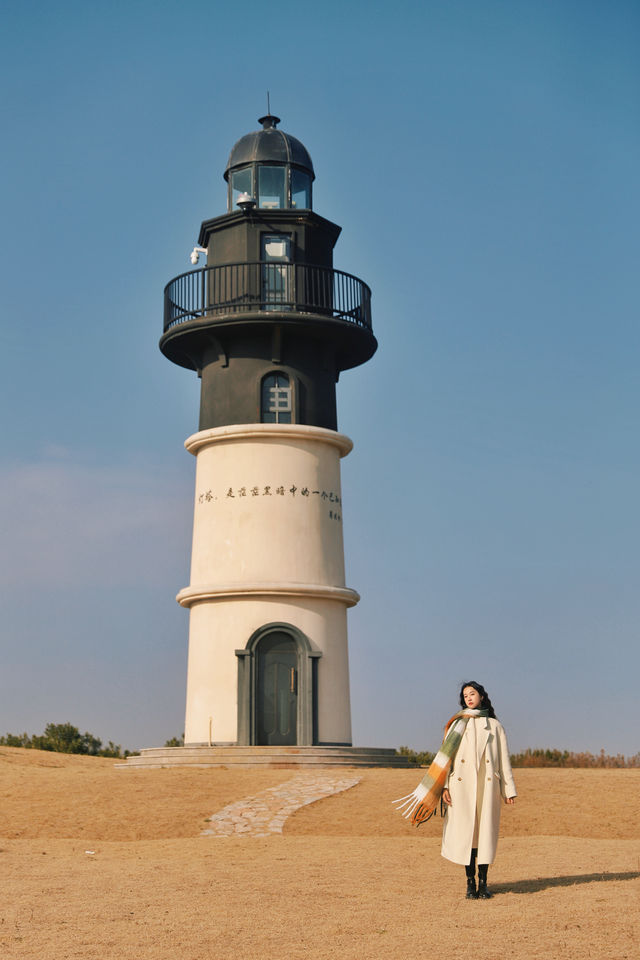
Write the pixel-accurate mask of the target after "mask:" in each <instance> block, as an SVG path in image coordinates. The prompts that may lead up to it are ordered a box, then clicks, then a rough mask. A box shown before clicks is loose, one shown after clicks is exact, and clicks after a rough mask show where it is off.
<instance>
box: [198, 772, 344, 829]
mask: <svg viewBox="0 0 640 960" xmlns="http://www.w3.org/2000/svg"><path fill="white" fill-rule="evenodd" d="M361 779H362V778H361V777H353V776H352V777H339V776H333V777H330V776H326V775H325V774H315V773H314V774H300V775H299V776H297V777H293V779H292V780H287V781H286V782H285V783H281V784H280V785H279V786H277V787H270V788H269V789H268V790H263V791H262V792H261V793H258V794H256V795H255V797H245V799H244V800H238V801H237V802H236V803H230V804H228V806H226V807H223V808H222V810H219V811H218V813H214V814H213V816H212V817H210V818H209V823H210V824H211V827H210V828H209V829H208V830H204V831H203V832H202V836H203V837H238V836H240V837H268V836H269V834H270V833H282V827H283V825H284V822H285V820H286V819H287V817H290V816H291V814H292V813H294V812H295V811H296V810H299V809H300V807H305V806H306V805H307V804H309V803H315V801H316V800H322V799H323V798H324V797H330V796H331V795H332V794H334V793H341V791H343V790H349V789H350V787H355V785H356V784H357V783H360V780H361Z"/></svg>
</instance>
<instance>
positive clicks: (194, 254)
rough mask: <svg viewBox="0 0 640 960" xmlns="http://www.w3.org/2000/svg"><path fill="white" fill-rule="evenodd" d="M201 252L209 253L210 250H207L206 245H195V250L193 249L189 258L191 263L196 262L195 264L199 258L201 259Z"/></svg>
mask: <svg viewBox="0 0 640 960" xmlns="http://www.w3.org/2000/svg"><path fill="white" fill-rule="evenodd" d="M201 253H207V254H208V253H209V251H208V250H207V248H206V247H194V248H193V250H192V251H191V254H190V256H189V259H190V260H191V263H194V264H195V263H197V262H198V260H199V259H200V254H201Z"/></svg>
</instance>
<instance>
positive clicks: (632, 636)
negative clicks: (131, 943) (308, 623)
mask: <svg viewBox="0 0 640 960" xmlns="http://www.w3.org/2000/svg"><path fill="white" fill-rule="evenodd" d="M639 49H640V8H639V7H638V4H637V3H635V2H632V0H628V2H627V0H613V2H611V3H603V2H594V0H580V2H578V0H576V2H564V0H553V2H551V0H527V2H522V0H485V2H482V3H479V2H477V0H448V2H446V3H445V2H433V0H423V2H420V3H418V2H411V3H408V2H403V0H400V2H396V3H393V4H389V3H381V2H378V0H368V2H351V3H344V2H340V3H337V2H333V0H325V2H323V3H322V4H318V3H313V4H312V3H304V2H298V3H294V2H280V3H278V4H277V5H271V4H265V3H263V2H254V0H245V2H244V3H242V4H239V3H238V4H228V3H224V4H223V3H214V2H211V0H209V2H201V0H192V2H191V3H179V2H176V0H170V2H158V0H156V2H150V0H133V2H132V0H127V2H120V0H111V2H109V3H96V2H86V0H82V2H65V0H59V2H55V3H45V2H42V0H39V2H38V0H37V2H34V3H30V4H16V3H8V2H6V3H4V4H3V29H2V33H1V35H0V71H1V73H2V76H1V78H0V79H1V81H2V90H3V94H4V96H3V105H2V108H1V109H2V120H1V123H2V134H3V148H2V151H1V154H0V165H1V168H2V177H1V180H0V190H1V194H2V199H1V203H2V207H1V210H2V231H1V234H0V244H1V245H2V249H1V256H0V265H1V268H2V278H1V288H0V289H1V291H2V299H1V308H0V309H1V311H2V328H1V334H0V335H1V341H0V342H1V346H2V349H1V352H0V357H1V363H2V371H1V377H0V389H1V390H2V405H1V409H2V418H3V423H2V427H3V429H2V438H3V442H2V446H1V449H0V458H1V459H0V470H1V475H2V491H3V492H2V497H1V499H0V508H1V512H2V546H3V549H2V555H3V560H2V616H1V627H2V632H1V636H2V641H1V643H2V649H1V651H0V652H1V658H2V671H1V674H0V676H1V680H0V733H4V732H6V731H9V730H10V731H12V732H21V731H23V730H26V731H28V732H30V733H32V732H40V731H41V730H42V729H43V727H44V725H45V723H47V722H49V721H52V722H64V721H70V722H72V723H74V724H75V725H76V726H79V727H80V728H81V729H83V730H85V729H86V730H90V731H91V732H93V733H94V734H96V735H98V736H100V737H102V739H103V740H107V739H113V740H114V741H116V742H120V743H122V744H123V746H127V747H129V748H133V747H140V746H152V745H158V744H162V743H163V742H164V741H165V739H167V738H168V737H171V736H173V735H176V734H180V733H181V732H182V730H183V713H184V696H185V670H186V643H187V626H188V615H187V613H186V612H185V611H183V610H182V609H181V608H179V607H178V605H177V604H176V603H175V600H174V597H175V594H176V592H177V591H178V590H179V589H180V588H181V587H183V586H185V585H186V584H187V582H188V572H189V551H190V536H191V514H192V497H193V468H194V460H193V458H192V457H191V456H190V455H189V454H187V453H186V452H185V451H184V450H183V447H182V443H183V440H184V438H185V437H186V436H188V435H189V434H190V433H192V432H194V431H195V430H196V429H197V416H198V382H197V380H196V377H195V375H192V374H190V373H189V372H187V371H185V370H182V369H180V368H178V367H175V366H173V365H172V364H170V363H169V362H168V361H167V360H165V359H164V358H163V357H162V355H161V354H160V352H159V351H158V348H157V341H158V338H159V336H160V333H161V324H162V290H163V287H164V284H165V283H166V282H167V281H168V280H169V279H171V278H172V277H173V276H175V275H177V274H178V273H181V272H183V271H184V270H187V269H189V268H190V265H189V262H188V254H189V251H190V250H191V248H192V246H193V244H194V242H195V241H196V239H197V235H198V230H199V225H200V222H201V221H202V220H203V219H206V218H209V217H212V216H216V215H218V214H220V213H223V212H224V209H225V184H224V181H223V179H222V173H223V170H224V166H225V163H226V159H227V156H228V153H229V150H230V149H231V146H232V145H233V143H234V142H235V141H236V140H237V139H238V138H239V137H240V136H242V135H243V134H244V133H246V132H248V131H249V130H252V129H256V127H257V122H256V121H257V118H258V117H259V116H260V115H261V114H262V113H264V112H265V107H266V90H267V89H269V90H270V92H271V105H272V109H273V112H274V113H276V114H278V116H280V117H281V118H282V124H281V126H282V128H283V129H284V130H286V131H288V132H290V133H292V134H294V135H295V136H296V137H298V138H299V139H301V140H302V141H303V143H304V144H305V145H306V146H307V148H308V149H309V152H310V153H311V156H312V158H313V161H314V166H315V170H316V177H317V179H316V183H315V191H314V206H315V209H316V210H317V211H318V212H319V213H320V214H322V215H324V216H326V217H328V218H329V219H331V220H335V221H336V222H337V223H339V224H341V226H342V228H343V233H342V236H341V238H340V240H339V242H338V247H337V250H336V260H335V263H336V266H337V267H339V268H341V269H344V270H347V271H349V272H351V273H355V274H356V275H358V276H360V277H362V278H363V279H364V280H366V281H367V282H369V284H370V285H371V287H372V289H373V319H374V329H375V331H376V334H377V336H378V339H379V343H380V347H379V351H378V353H377V355H376V357H375V358H374V359H373V360H372V361H371V362H370V363H369V364H367V365H366V366H365V367H362V368H360V369H358V370H354V371H351V372H347V373H346V374H345V375H344V376H343V378H342V379H341V382H340V385H339V394H338V403H339V423H340V429H341V430H342V431H343V432H345V433H347V434H348V435H350V436H351V437H352V438H353V440H354V442H355V449H354V452H353V453H352V454H351V455H350V456H349V457H348V458H347V459H346V460H345V461H344V462H343V495H344V504H345V508H344V527H345V546H346V561H347V583H348V584H349V586H352V587H354V588H355V589H357V590H358V591H359V592H360V593H361V594H362V601H361V603H360V605H359V606H358V607H356V608H355V609H354V610H353V611H351V612H350V615H349V617H350V621H349V622H350V628H349V629H350V648H351V671H352V680H351V686H352V711H353V725H354V741H355V743H357V744H358V745H362V746H368V745H372V746H373V745H377V746H383V745H388V746H396V745H398V744H401V743H407V744H410V745H412V746H414V747H419V748H431V749H434V748H435V746H437V742H438V739H439V736H440V731H441V728H442V724H443V723H444V721H445V719H446V717H447V716H448V715H449V714H450V713H451V712H453V710H454V708H455V698H456V692H457V687H458V685H459V683H460V682H461V681H463V680H465V679H468V678H475V679H477V680H480V681H481V682H483V683H484V684H485V685H486V686H487V688H488V689H489V691H490V693H491V696H492V698H493V700H494V703H495V705H496V707H497V711H498V714H499V716H500V717H501V718H502V719H503V721H504V723H505V726H506V727H507V730H508V732H509V734H510V740H511V746H512V748H514V749H521V748H524V747H527V746H532V747H535V746H559V747H566V748H569V749H575V750H582V749H585V750H592V751H597V750H599V749H600V748H601V747H604V748H605V749H606V750H607V751H608V752H617V751H620V752H623V753H626V754H632V753H635V752H636V751H638V750H640V736H639V735H638V732H637V731H638V729H640V727H639V723H638V717H637V712H638V711H637V698H638V684H639V682H640V652H639V651H640V645H639V643H638V624H639V622H640V590H639V589H638V544H639V543H640V529H639V522H638V474H639V468H640V453H639V433H638V426H637V423H638V399H639V396H638V394H639V389H638V358H639V346H640V344H639V339H640V337H639V328H638V279H637V275H638V261H639V246H640V244H639V239H638V224H639V223H640V209H639V207H640V189H639V182H640V178H639V176H638V171H639V170H640V119H639V118H640V59H639V58H638V50H639Z"/></svg>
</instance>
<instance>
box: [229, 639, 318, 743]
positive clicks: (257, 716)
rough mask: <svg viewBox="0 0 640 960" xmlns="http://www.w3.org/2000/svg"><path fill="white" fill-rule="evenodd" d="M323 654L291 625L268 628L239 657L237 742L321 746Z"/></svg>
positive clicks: (238, 651)
mask: <svg viewBox="0 0 640 960" xmlns="http://www.w3.org/2000/svg"><path fill="white" fill-rule="evenodd" d="M321 656H322V654H321V653H320V651H318V650H313V649H312V648H311V644H310V642H309V640H308V638H307V637H306V636H305V635H304V634H303V633H302V631H301V630H298V628H297V627H294V626H293V625H292V624H289V623H269V624H265V625H264V626H263V627H261V628H260V629H259V630H256V632H255V633H254V634H253V636H252V637H251V638H250V639H249V642H248V643H247V645H246V647H245V648H244V649H242V650H236V657H237V658H238V744H246V745H248V746H251V745H254V744H255V745H258V744H259V745H264V746H305V745H309V746H310V745H312V744H314V743H317V739H318V734H317V727H318V722H317V706H316V704H317V691H318V672H317V663H318V660H319V658H320V657H321Z"/></svg>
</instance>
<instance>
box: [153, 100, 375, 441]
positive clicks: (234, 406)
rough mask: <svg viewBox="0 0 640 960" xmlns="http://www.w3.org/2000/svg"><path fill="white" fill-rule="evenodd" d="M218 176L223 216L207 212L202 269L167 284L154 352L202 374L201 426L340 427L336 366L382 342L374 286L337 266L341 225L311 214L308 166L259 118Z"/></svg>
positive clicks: (293, 144) (291, 142) (272, 123)
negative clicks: (376, 329)
mask: <svg viewBox="0 0 640 960" xmlns="http://www.w3.org/2000/svg"><path fill="white" fill-rule="evenodd" d="M259 122H260V123H262V129H261V130H257V131H255V132H253V133H248V134H247V135H246V136H244V137H241V138H240V140H238V142H237V143H236V144H235V146H234V147H233V149H232V151H231V154H230V155H229V161H228V163H227V168H226V170H225V173H224V177H225V180H226V181H227V184H228V200H227V206H228V212H227V213H226V214H224V215H223V216H221V217H215V218H214V219H213V220H205V221H204V223H203V224H202V226H201V228H200V236H199V238H198V243H199V245H200V246H201V247H203V248H205V249H206V252H207V266H206V267H204V268H203V269H200V270H191V271H190V272H189V273H184V274H182V275H181V276H179V277H176V278H175V279H174V280H172V281H171V282H170V283H168V284H167V286H166V288H165V315H164V334H163V336H162V338H161V340H160V349H161V350H162V352H163V353H164V355H165V356H166V357H168V358H169V359H170V360H172V361H173V362H174V363H177V364H180V366H183V367H188V368H189V369H193V370H197V371H198V374H199V375H200V376H201V377H202V390H201V401H200V424H199V428H200V429H201V430H205V429H208V428H209V427H219V426H225V425H227V424H240V423H260V422H266V423H304V424H310V425H313V426H319V427H328V428H329V429H332V430H335V429H337V417H336V395H335V384H336V382H337V380H338V376H339V374H340V371H342V370H347V369H349V368H350V367H355V366H357V365H358V364H361V363H364V362H365V361H366V360H368V359H369V358H370V357H371V356H372V355H373V354H374V352H375V350H376V347H377V343H376V339H375V337H374V335H373V332H372V329H371V291H370V290H369V287H368V286H367V285H366V284H365V283H363V282H362V280H358V278H357V277H353V276H351V275H350V274H347V273H343V272H342V271H339V270H334V269H333V248H334V246H335V243H336V240H337V239H338V236H339V234H340V227H338V226H337V225H336V224H335V223H331V222H330V221H329V220H325V219H324V218H323V217H320V216H318V214H316V213H314V212H313V210H312V184H313V180H314V178H315V174H314V170H313V163H312V162H311V157H310V156H309V153H308V152H307V150H306V148H305V147H304V146H303V144H302V143H300V141H299V140H296V138H295V137H292V136H290V135H289V134H287V133H284V132H283V131H282V130H278V129H277V124H278V123H279V119H278V117H274V116H271V115H267V116H265V117H261V119H260V121H259Z"/></svg>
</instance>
